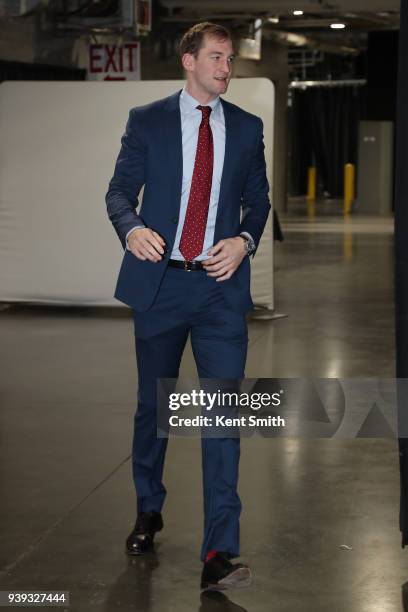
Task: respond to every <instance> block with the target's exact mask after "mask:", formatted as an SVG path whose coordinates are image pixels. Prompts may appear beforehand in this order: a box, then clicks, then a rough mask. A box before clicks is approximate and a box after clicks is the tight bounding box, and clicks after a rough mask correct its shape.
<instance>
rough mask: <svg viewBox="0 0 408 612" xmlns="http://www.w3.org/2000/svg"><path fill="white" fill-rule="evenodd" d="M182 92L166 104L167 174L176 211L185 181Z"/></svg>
mask: <svg viewBox="0 0 408 612" xmlns="http://www.w3.org/2000/svg"><path fill="white" fill-rule="evenodd" d="M180 93H181V90H180V91H178V92H177V93H175V94H174V95H172V96H170V98H168V99H167V102H166V104H165V111H166V112H165V120H164V130H165V136H166V138H165V140H166V147H167V163H168V166H167V168H166V174H168V175H169V176H170V177H171V178H170V185H171V189H170V191H169V197H170V198H171V199H172V202H173V203H174V206H175V210H176V211H178V209H179V206H180V200H181V189H182V181H183V142H182V135H181V115H180ZM158 128H159V129H161V128H160V126H158Z"/></svg>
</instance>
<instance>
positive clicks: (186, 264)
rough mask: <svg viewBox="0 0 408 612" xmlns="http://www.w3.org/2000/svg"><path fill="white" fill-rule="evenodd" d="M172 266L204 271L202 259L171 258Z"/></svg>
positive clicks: (189, 270) (187, 270)
mask: <svg viewBox="0 0 408 612" xmlns="http://www.w3.org/2000/svg"><path fill="white" fill-rule="evenodd" d="M169 266H170V268H179V269H180V270H185V271H186V272H197V271H198V270H201V271H203V270H204V268H203V264H202V262H201V261H184V260H179V259H169Z"/></svg>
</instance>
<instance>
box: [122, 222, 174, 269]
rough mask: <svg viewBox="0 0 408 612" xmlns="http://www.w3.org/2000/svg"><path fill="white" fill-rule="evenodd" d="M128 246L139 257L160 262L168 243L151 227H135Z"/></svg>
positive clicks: (129, 237)
mask: <svg viewBox="0 0 408 612" xmlns="http://www.w3.org/2000/svg"><path fill="white" fill-rule="evenodd" d="M127 244H128V248H129V250H130V251H132V253H133V255H134V256H135V257H137V258H138V259H142V260H143V261H146V259H148V260H149V261H153V262H158V261H160V260H161V259H162V255H163V254H164V249H165V246H166V243H165V242H164V240H163V238H162V237H161V236H159V234H158V233H157V232H155V231H153V230H152V229H150V228H149V227H141V228H135V229H134V230H133V232H131V233H130V234H129V236H128V240H127Z"/></svg>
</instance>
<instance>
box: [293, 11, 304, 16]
mask: <svg viewBox="0 0 408 612" xmlns="http://www.w3.org/2000/svg"><path fill="white" fill-rule="evenodd" d="M293 14H294V15H303V11H293Z"/></svg>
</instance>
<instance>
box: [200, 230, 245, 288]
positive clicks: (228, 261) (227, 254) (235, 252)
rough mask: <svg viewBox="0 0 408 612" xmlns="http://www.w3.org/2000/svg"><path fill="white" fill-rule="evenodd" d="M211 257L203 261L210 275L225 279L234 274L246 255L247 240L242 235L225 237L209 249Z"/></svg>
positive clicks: (217, 279)
mask: <svg viewBox="0 0 408 612" xmlns="http://www.w3.org/2000/svg"><path fill="white" fill-rule="evenodd" d="M208 255H210V258H209V259H206V260H204V261H203V262H202V264H203V267H204V269H205V270H206V271H207V274H208V276H213V277H215V278H216V281H217V282H218V281H224V280H227V279H228V278H231V276H232V275H233V274H234V272H235V270H236V269H237V268H238V266H239V265H240V263H241V261H242V260H243V259H244V257H246V248H245V240H244V238H242V236H235V237H234V238H224V240H220V241H219V242H217V244H214V246H213V247H211V249H209V251H208Z"/></svg>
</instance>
